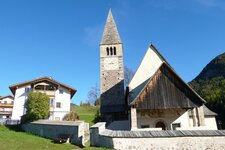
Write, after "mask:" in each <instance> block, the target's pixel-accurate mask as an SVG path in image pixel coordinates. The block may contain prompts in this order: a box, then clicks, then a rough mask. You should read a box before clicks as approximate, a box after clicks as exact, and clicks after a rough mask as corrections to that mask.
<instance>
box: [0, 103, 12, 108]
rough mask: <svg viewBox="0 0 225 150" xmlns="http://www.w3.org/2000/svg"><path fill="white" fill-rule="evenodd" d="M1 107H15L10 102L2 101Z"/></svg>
mask: <svg viewBox="0 0 225 150" xmlns="http://www.w3.org/2000/svg"><path fill="white" fill-rule="evenodd" d="M0 107H6V108H10V107H11V108H13V104H9V103H0Z"/></svg>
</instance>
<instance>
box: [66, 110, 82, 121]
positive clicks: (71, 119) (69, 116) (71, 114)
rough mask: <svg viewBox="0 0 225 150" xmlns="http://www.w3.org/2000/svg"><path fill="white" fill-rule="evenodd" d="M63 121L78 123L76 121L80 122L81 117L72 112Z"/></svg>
mask: <svg viewBox="0 0 225 150" xmlns="http://www.w3.org/2000/svg"><path fill="white" fill-rule="evenodd" d="M63 120H65V121H76V120H79V116H78V115H77V113H76V112H74V111H71V112H69V113H68V114H66V115H65V116H64V117H63Z"/></svg>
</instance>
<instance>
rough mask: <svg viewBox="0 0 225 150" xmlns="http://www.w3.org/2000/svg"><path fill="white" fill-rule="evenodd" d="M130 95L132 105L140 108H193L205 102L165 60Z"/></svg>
mask: <svg viewBox="0 0 225 150" xmlns="http://www.w3.org/2000/svg"><path fill="white" fill-rule="evenodd" d="M129 95H130V96H129V99H130V105H135V106H136V107H137V108H140V109H168V108H193V107H196V106H201V105H202V104H204V103H205V100H204V99H202V98H201V97H200V96H199V95H198V94H197V93H196V92H195V91H194V90H193V89H192V88H191V87H190V86H189V85H187V84H186V83H185V82H184V81H183V80H182V79H181V78H180V77H179V76H178V75H177V74H176V73H175V71H174V70H173V69H172V68H171V67H170V66H169V65H168V64H167V63H165V62H163V63H162V65H161V66H160V67H159V69H158V70H157V71H156V72H155V74H154V75H153V76H152V77H150V78H149V79H147V80H146V81H145V82H143V83H142V84H140V85H139V86H138V87H136V88H135V89H133V90H132V91H131V92H130V94H129Z"/></svg>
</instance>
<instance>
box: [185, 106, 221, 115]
mask: <svg viewBox="0 0 225 150" xmlns="http://www.w3.org/2000/svg"><path fill="white" fill-rule="evenodd" d="M203 113H204V116H208V117H209V116H217V113H215V112H213V111H211V110H210V109H209V108H208V107H206V106H205V105H203ZM189 116H190V117H191V116H192V113H191V111H189Z"/></svg>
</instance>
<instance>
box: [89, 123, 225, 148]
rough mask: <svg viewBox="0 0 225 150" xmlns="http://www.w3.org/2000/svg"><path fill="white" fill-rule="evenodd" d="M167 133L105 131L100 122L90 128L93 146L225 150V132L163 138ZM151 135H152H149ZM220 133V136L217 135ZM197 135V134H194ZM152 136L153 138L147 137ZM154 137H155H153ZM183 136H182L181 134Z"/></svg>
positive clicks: (103, 124)
mask: <svg viewBox="0 0 225 150" xmlns="http://www.w3.org/2000/svg"><path fill="white" fill-rule="evenodd" d="M164 132H165V133H167V132H166V131H162V134H159V136H157V134H155V133H154V132H152V133H151V131H142V132H140V131H130V132H129V131H115V130H114V131H113V130H108V129H105V123H102V122H99V123H97V124H95V125H94V126H92V127H91V128H90V133H91V134H90V144H91V145H92V146H100V147H108V148H113V149H118V150H139V149H140V150H142V149H146V150H152V149H154V150H155V149H156V150H180V149H185V150H209V149H210V150H224V149H225V142H224V141H225V132H224V131H222V130H221V131H220V132H218V131H215V132H217V133H215V135H213V134H212V135H207V136H206V135H205V133H207V131H203V132H202V133H201V136H200V135H198V134H196V135H195V136H190V135H186V136H185V135H184V136H179V135H178V136H174V137H173V136H171V137H163V136H161V135H163V134H164ZM149 133H151V134H149ZM218 133H220V134H221V135H220V136H217V134H218ZM193 134H195V133H193ZM146 135H151V136H149V137H148V136H146ZM152 135H154V136H155V137H154V136H153V137H152ZM181 135H182V134H181Z"/></svg>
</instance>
